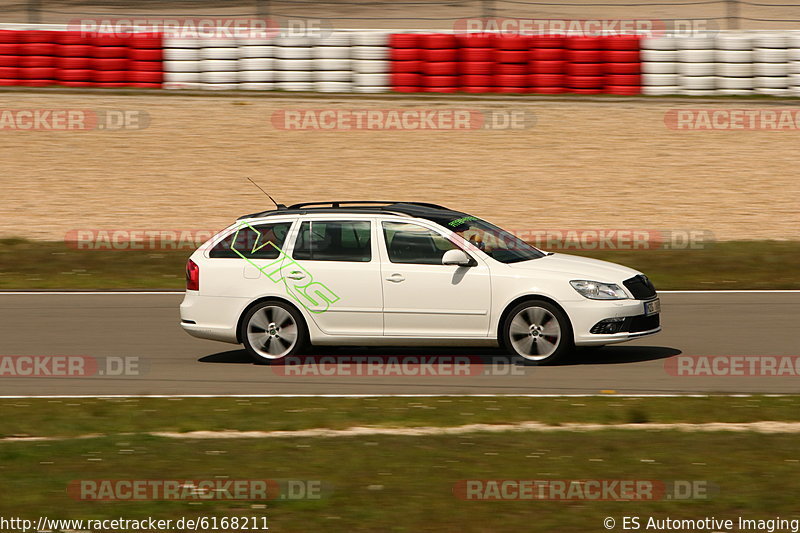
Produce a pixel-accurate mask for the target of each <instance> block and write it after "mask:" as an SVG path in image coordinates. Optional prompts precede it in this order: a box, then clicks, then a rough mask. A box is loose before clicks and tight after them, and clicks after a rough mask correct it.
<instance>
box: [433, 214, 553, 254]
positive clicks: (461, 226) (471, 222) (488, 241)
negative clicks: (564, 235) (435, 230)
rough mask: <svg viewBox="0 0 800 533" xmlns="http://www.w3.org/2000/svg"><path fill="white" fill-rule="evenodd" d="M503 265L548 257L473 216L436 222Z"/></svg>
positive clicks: (510, 234)
mask: <svg viewBox="0 0 800 533" xmlns="http://www.w3.org/2000/svg"><path fill="white" fill-rule="evenodd" d="M436 222H437V223H439V224H441V225H442V226H444V227H446V228H447V229H449V230H451V231H453V232H454V233H456V234H457V235H459V236H460V237H462V238H463V239H464V240H466V241H469V242H470V243H471V244H472V245H473V246H475V247H477V248H478V249H480V250H481V251H482V252H483V253H485V254H486V255H488V256H489V257H491V258H492V259H495V260H496V261H500V262H501V263H518V262H519V261H528V260H529V259H538V258H540V257H544V256H545V255H547V254H546V253H545V252H542V251H541V250H538V249H536V248H534V247H533V246H531V245H530V244H528V243H527V242H525V241H523V240H522V239H520V238H518V237H516V236H515V235H514V234H513V233H510V232H508V231H506V230H504V229H502V228H498V227H497V226H495V225H494V224H490V223H489V222H486V221H485V220H481V219H479V218H477V217H473V216H468V215H465V216H461V217H459V218H448V219H439V220H436Z"/></svg>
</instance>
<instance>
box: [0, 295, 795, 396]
mask: <svg viewBox="0 0 800 533" xmlns="http://www.w3.org/2000/svg"><path fill="white" fill-rule="evenodd" d="M181 298H182V296H181V295H177V294H55V295H54V294H0V321H2V331H3V334H2V339H0V356H7V355H71V356H74V355H82V356H91V357H95V358H119V357H137V358H138V363H137V364H138V365H139V368H140V370H139V371H138V375H128V376H118V377H109V376H107V375H104V376H100V375H93V376H90V377H49V376H46V377H35V378H34V377H0V395H3V396H10V395H20V396H26V395H118V394H132V395H136V394H175V395H193V394H201V395H226V394H595V393H600V392H601V391H612V390H613V391H616V392H617V393H620V394H651V393H653V394H681V393H713V392H720V393H797V392H800V377H797V376H795V377H776V376H759V377H729V376H713V377H712V376H689V377H686V376H682V377H679V376H675V375H671V374H670V373H669V372H668V371H667V367H668V366H669V363H668V362H667V361H668V360H669V358H671V357H674V356H676V355H679V354H683V355H757V356H770V355H782V356H792V355H800V353H799V352H800V340H798V331H800V328H798V323H799V322H800V321H799V320H798V319H800V293H798V292H773V293H770V292H763V293H754V292H753V293H750V292H740V293H736V292H731V293H713V292H709V293H668V294H662V295H661V300H662V304H663V314H662V324H663V327H664V331H663V332H662V333H660V334H659V335H656V336H653V337H649V338H646V339H641V340H638V341H633V342H630V343H627V344H623V345H617V346H613V347H605V348H602V349H594V350H585V351H582V352H580V353H579V355H578V358H577V360H576V361H575V362H574V364H570V365H566V366H559V367H511V366H510V365H508V364H507V360H506V359H505V357H504V356H503V352H501V351H499V350H491V349H472V348H470V349H465V348H459V349H449V348H448V349H444V348H439V349H378V348H373V349H369V350H367V349H362V348H355V349H350V348H338V349H325V350H319V353H317V354H315V356H314V357H317V358H319V357H323V356H326V355H336V354H338V355H362V356H363V355H371V356H379V355H401V356H402V355H411V356H417V355H426V356H430V355H434V356H439V357H442V358H444V359H448V358H450V356H453V355H461V356H463V355H467V356H470V360H473V358H474V360H478V361H483V362H482V363H481V362H479V363H476V364H474V365H472V368H471V370H470V372H469V375H460V376H453V375H435V376H430V375H427V376H419V375H383V376H374V375H373V376H363V375H361V376H359V375H319V374H316V375H313V374H312V375H306V376H297V375H295V376H287V375H285V373H284V372H281V371H279V369H275V368H273V367H270V366H257V365H253V364H251V363H250V361H249V359H248V357H247V355H246V354H245V352H244V351H243V350H240V349H238V348H237V347H236V346H234V345H229V344H224V343H217V342H213V341H203V340H199V339H194V338H192V337H189V336H188V335H187V334H185V333H184V332H183V331H182V330H181V329H180V327H179V326H178V305H179V303H180V301H181ZM478 356H480V357H478ZM320 361H321V359H320ZM334 374H336V373H334ZM338 374H346V372H344V371H342V372H339V373H338Z"/></svg>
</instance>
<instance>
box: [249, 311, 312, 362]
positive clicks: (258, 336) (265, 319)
mask: <svg viewBox="0 0 800 533" xmlns="http://www.w3.org/2000/svg"><path fill="white" fill-rule="evenodd" d="M307 338H308V334H307V331H306V324H305V321H304V320H303V317H302V315H301V314H300V313H299V312H298V311H297V310H296V309H295V308H293V307H291V306H290V305H287V304H285V303H283V302H279V301H269V302H262V303H260V304H258V305H256V306H254V307H253V308H251V309H250V310H249V311H248V312H247V313H246V314H245V316H244V320H242V331H241V339H242V343H243V344H244V347H245V349H246V350H247V353H249V354H250V356H251V357H252V358H253V360H254V361H255V362H256V363H262V364H263V363H269V362H270V361H274V360H276V359H281V358H284V357H286V356H287V355H293V354H296V353H298V352H299V351H300V350H301V349H302V348H303V346H304V345H305V344H306V339H307Z"/></svg>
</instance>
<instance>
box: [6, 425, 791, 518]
mask: <svg viewBox="0 0 800 533" xmlns="http://www.w3.org/2000/svg"><path fill="white" fill-rule="evenodd" d="M799 457H800V455H799V454H798V451H797V437H796V436H792V435H756V434H752V433H744V434H736V435H729V434H681V433H678V432H672V431H663V432H658V433H653V434H648V433H638V432H637V433H633V434H631V433H629V432H624V431H603V432H593V433H564V434H561V433H559V434H537V433H524V434H502V435H490V434H471V435H458V436H436V437H389V436H382V437H365V438H346V439H287V440H281V441H272V440H270V441H265V440H256V441H251V440H246V439H233V440H212V441H180V442H176V441H169V440H165V439H159V438H155V437H144V436H137V435H127V436H119V437H115V438H103V439H93V440H91V441H66V442H42V443H35V444H30V443H26V444H23V443H4V444H2V445H0V465H2V466H1V467H0V468H1V469H2V476H0V493H2V494H3V498H2V499H0V516H20V517H25V518H30V519H34V520H35V517H38V516H41V515H45V516H48V517H50V518H83V519H87V518H95V519H101V518H119V517H123V518H128V519H141V518H145V517H148V516H152V517H155V518H160V519H167V518H172V519H177V518H179V517H198V516H206V517H209V516H220V517H221V516H228V517H230V516H266V517H267V520H268V523H269V527H270V529H271V530H274V531H282V532H307V531H376V532H377V531H396V532H402V531H437V532H439V531H464V532H489V531H542V532H550V531H560V532H570V533H571V532H585V531H603V530H604V529H603V525H602V524H603V519H604V518H605V517H609V516H610V517H613V518H615V519H616V520H617V523H618V524H621V520H622V517H623V516H632V515H638V516H642V517H647V516H654V517H659V518H666V517H670V518H673V519H681V518H701V517H704V516H715V517H717V518H731V519H734V520H735V519H736V517H738V516H743V517H746V518H774V517H775V516H781V517H783V518H792V517H794V518H797V517H798V512H797V505H796V495H797V494H798V491H800V475H798V474H800V461H798V458H799ZM87 479H88V480H172V479H178V480H199V479H230V480H237V479H283V480H286V479H290V480H303V481H313V482H317V481H318V482H321V485H322V486H323V487H324V490H323V491H322V494H321V496H322V497H320V498H319V499H305V500H292V499H286V500H280V499H278V500H270V501H267V502H264V501H252V500H233V501H231V500H228V501H208V500H202V499H188V500H184V501H141V500H137V501H123V502H119V501H112V502H97V501H82V500H80V499H75V498H74V497H72V496H70V495H68V494H67V487H68V486H69V484H70V483H71V482H73V481H76V480H87ZM474 479H494V480H497V479H512V480H526V479H531V480H589V479H602V480H620V479H623V480H654V481H663V482H671V481H675V480H682V481H692V482H701V483H704V484H705V485H706V486H710V487H714V489H713V490H711V491H709V492H710V494H707V495H704V497H703V498H701V499H692V500H685V501H684V500H676V499H672V500H657V501H634V502H620V501H591V500H581V501H531V500H528V501H465V500H463V499H460V498H458V497H456V496H455V495H454V493H453V488H454V484H456V483H457V482H459V481H460V480H474ZM617 529H620V528H617Z"/></svg>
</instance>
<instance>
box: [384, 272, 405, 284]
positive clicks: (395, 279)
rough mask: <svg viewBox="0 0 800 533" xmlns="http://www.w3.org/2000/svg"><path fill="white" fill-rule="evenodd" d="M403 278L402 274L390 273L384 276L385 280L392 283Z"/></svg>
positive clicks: (398, 281)
mask: <svg viewBox="0 0 800 533" xmlns="http://www.w3.org/2000/svg"><path fill="white" fill-rule="evenodd" d="M405 279H406V278H405V277H404V276H403V275H402V274H392V275H391V276H389V277H388V278H386V281H391V282H393V283H400V282H401V281H404V280H405Z"/></svg>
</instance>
